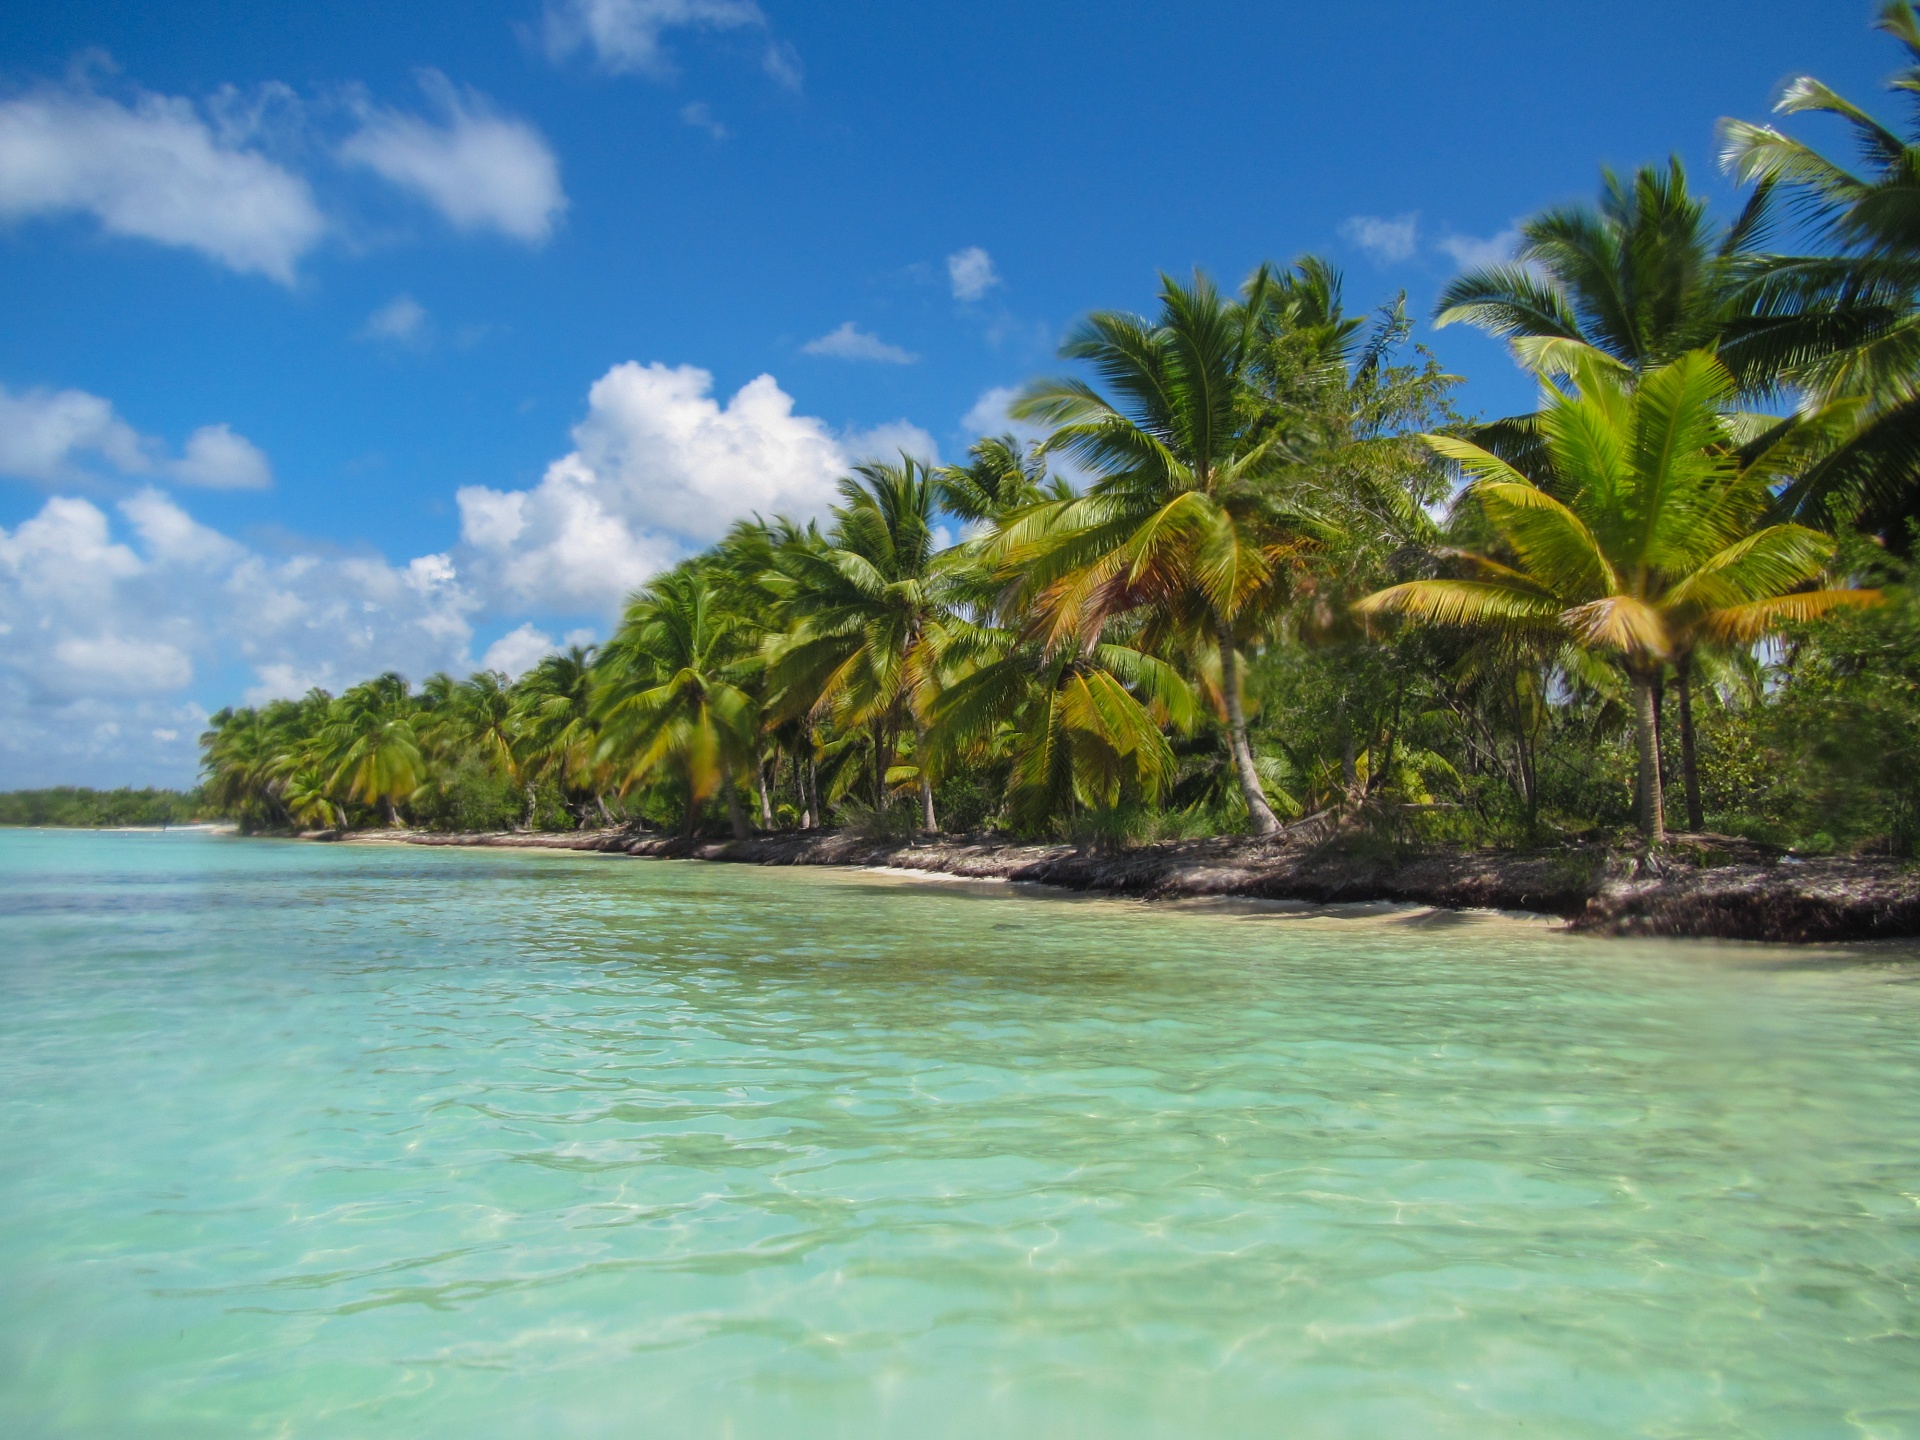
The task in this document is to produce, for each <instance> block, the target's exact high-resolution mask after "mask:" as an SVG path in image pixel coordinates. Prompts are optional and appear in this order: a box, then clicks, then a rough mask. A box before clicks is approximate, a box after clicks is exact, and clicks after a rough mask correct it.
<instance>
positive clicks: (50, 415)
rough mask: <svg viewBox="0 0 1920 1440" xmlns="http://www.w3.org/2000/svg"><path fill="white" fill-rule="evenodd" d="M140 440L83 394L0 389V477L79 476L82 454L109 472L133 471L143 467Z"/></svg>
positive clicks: (54, 479) (56, 480) (49, 480)
mask: <svg viewBox="0 0 1920 1440" xmlns="http://www.w3.org/2000/svg"><path fill="white" fill-rule="evenodd" d="M144 444H145V442H144V441H143V440H142V439H141V437H140V434H139V432H137V431H136V430H135V429H134V428H133V427H132V426H131V425H129V424H127V422H126V421H124V420H122V419H121V418H120V417H119V416H118V415H116V414H114V411H113V406H112V405H111V404H109V403H108V402H107V401H105V400H102V399H101V398H100V397H99V396H98V395H89V394H87V392H86V391H84V390H28V391H25V392H23V393H21V394H19V395H15V394H13V393H12V392H10V391H9V390H8V389H7V388H6V387H5V386H4V385H0V475H11V476H13V477H14V478H15V479H19V480H37V481H39V482H41V483H42V484H47V485H55V484H62V483H72V482H74V481H76V480H80V479H82V478H84V477H85V475H86V474H87V471H86V469H85V467H84V466H82V465H81V464H80V458H81V457H82V456H83V455H90V456H93V457H95V458H96V459H98V460H102V461H105V462H106V464H107V465H108V466H110V467H111V468H112V469H114V470H117V471H120V472H122V473H123V474H124V473H138V472H140V471H142V470H145V469H146V468H147V466H148V463H149V462H148V458H147V456H146V454H145V452H144V450H143V448H142V447H143V445H144Z"/></svg>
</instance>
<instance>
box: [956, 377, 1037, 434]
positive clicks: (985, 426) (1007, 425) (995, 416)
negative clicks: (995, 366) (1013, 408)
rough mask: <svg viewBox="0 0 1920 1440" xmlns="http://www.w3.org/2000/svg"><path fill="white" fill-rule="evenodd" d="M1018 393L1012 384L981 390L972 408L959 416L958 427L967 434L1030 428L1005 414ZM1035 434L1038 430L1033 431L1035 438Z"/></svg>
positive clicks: (998, 432) (999, 432)
mask: <svg viewBox="0 0 1920 1440" xmlns="http://www.w3.org/2000/svg"><path fill="white" fill-rule="evenodd" d="M1019 393H1020V391H1019V390H1018V389H1017V388H1016V387H1015V386H1012V385H995V386H993V387H992V388H991V389H988V390H983V391H981V392H980V398H979V399H978V400H976V401H974V402H973V408H972V409H971V410H969V411H967V413H966V414H965V415H962V416H961V417H960V428H961V429H963V430H965V431H966V432H967V433H968V434H969V435H1003V434H1005V433H1006V432H1008V431H1010V430H1016V431H1017V430H1026V429H1028V428H1030V427H1027V426H1024V425H1021V424H1019V423H1018V422H1017V421H1015V420H1014V419H1013V417H1012V416H1010V415H1009V414H1007V407H1008V406H1010V405H1012V404H1013V397H1014V396H1016V395H1018V394H1019ZM1037 435H1038V432H1034V436H1035V438H1037Z"/></svg>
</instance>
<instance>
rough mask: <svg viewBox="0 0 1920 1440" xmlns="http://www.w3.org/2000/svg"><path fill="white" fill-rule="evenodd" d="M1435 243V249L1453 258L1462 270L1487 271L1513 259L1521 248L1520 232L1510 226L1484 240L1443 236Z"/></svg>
mask: <svg viewBox="0 0 1920 1440" xmlns="http://www.w3.org/2000/svg"><path fill="white" fill-rule="evenodd" d="M1433 243H1434V248H1435V249H1437V250H1439V251H1441V252H1442V253H1443V254H1446V255H1449V256H1451V257H1452V259H1453V263H1454V264H1455V265H1458V266H1459V267H1460V268H1461V269H1462V270H1485V269H1487V268H1489V267H1491V266H1494V265H1505V264H1506V263H1507V262H1508V261H1510V260H1511V259H1513V256H1514V252H1515V251H1516V250H1518V249H1519V248H1520V230H1519V227H1518V226H1512V225H1510V226H1508V227H1507V228H1506V229H1505V230H1502V231H1501V232H1500V233H1499V234H1498V235H1490V236H1488V237H1487V238H1486V239H1484V240H1482V239H1480V238H1478V237H1477V236H1473V235H1442V236H1441V237H1440V238H1439V239H1438V240H1436V241H1434V242H1433Z"/></svg>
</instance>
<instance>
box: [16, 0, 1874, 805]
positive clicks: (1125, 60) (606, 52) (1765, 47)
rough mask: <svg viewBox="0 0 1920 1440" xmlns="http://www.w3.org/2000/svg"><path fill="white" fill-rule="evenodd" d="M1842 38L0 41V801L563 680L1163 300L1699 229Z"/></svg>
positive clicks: (506, 33) (986, 9)
mask: <svg viewBox="0 0 1920 1440" xmlns="http://www.w3.org/2000/svg"><path fill="white" fill-rule="evenodd" d="M1872 9H1873V7H1872V6H1870V5H1869V4H1865V3H1853V0H1747V3H1741V4H1733V3H1721V0H1692V3H1688V4H1684V5H1675V4H1672V3H1662V4H1654V3H1644V0H1614V3H1611V4H1608V5H1605V6H1549V5H1541V4H1539V3H1537V0H1503V3H1493V0H1479V3H1458V4H1454V5H1448V6H1438V5H1431V4H1427V5H1414V4H1403V3H1394V0H1389V3H1383V4H1377V5H1372V6H1367V7H1350V6H1334V5H1325V4H1321V5H1302V4H1287V3H1278V4H1265V5H1254V4H1229V3H1219V4H1185V5H1171V4H1144V3H1108V4H1103V5H1097V6H1096V5H1090V4H1055V5H1043V6H1036V5H1018V6H1016V5H971V6H959V5H950V4H941V3H926V4H920V5H914V6H900V5H883V4H874V3H844V4H835V5H818V4H816V5H813V6H807V7H801V6H797V5H789V4H783V3H781V0H550V3H547V4H545V5H544V6H543V3H542V0H512V3H481V4H466V5H460V6H454V5H434V4H424V3H423V4H415V5H410V6H394V5H391V4H380V5H373V4H360V3H334V4H330V5H327V6H298V7H295V6H279V7H276V6H267V5H256V6H233V5H227V4H221V5H214V4H167V3H155V0H150V3H145V4H141V5H138V6H136V5H131V4H97V3H86V0H68V3H65V4H63V5H60V6H37V7H29V6H11V7H7V9H6V11H5V13H4V14H0V313H4V315H5V316H6V323H5V324H4V325H3V326H0V387H4V388H0V472H4V473H0V626H4V627H5V628H4V629H3V630H0V787H4V786H11V785H26V784H41V783H93V784H112V783H176V784H177V783H185V782H187V781H189V780H190V778H191V776H192V774H193V770H194V762H195V755H194V746H193V738H194V736H195V734H197V731H198V729H199V725H200V723H201V720H202V718H203V717H204V715H205V714H206V713H207V712H208V711H209V710H211V709H214V708H217V707H219V706H221V705H224V704H230V703H235V702H238V701H241V700H257V699H261V698H266V697H269V696H271V695H275V694H281V693H298V692H299V691H300V690H303V689H304V688H305V687H306V686H307V685H308V684H316V683H317V684H324V685H327V686H329V687H331V688H335V689H337V688H339V687H340V686H341V685H342V684H344V683H349V682H351V681H352V680H354V679H356V678H360V677H361V676H362V675H364V674H366V673H369V672H371V671H374V670H377V669H380V668H384V667H386V666H389V665H391V666H396V667H398V668H400V669H401V670H403V671H404V672H406V673H408V674H410V675H411V676H412V677H413V678H415V679H416V680H417V679H419V678H420V677H421V676H423V675H424V674H425V673H427V672H428V671H429V670H431V669H435V668H440V667H442V666H445V667H449V668H456V669H458V668H465V667H471V666H473V665H476V664H479V663H481V662H482V661H483V660H485V659H487V658H488V657H489V656H491V658H492V659H493V661H494V662H495V663H498V664H501V665H503V666H505V667H507V668H509V669H512V668H517V667H519V666H522V665H524V664H526V663H530V660H531V658H532V657H534V656H536V655H537V654H538V653H539V651H540V648H541V647H542V646H543V645H545V644H549V643H558V642H561V641H563V640H564V639H565V638H566V637H567V636H569V635H575V636H586V635H589V634H591V635H604V634H605V633H606V630H607V627H608V622H609V619H610V618H611V616H612V615H613V614H614V613H615V610H616V609H617V603H618V598H619V595H620V594H621V593H622V592H623V591H624V589H625V588H626V587H627V586H628V585H630V584H632V583H634V582H636V581H637V580H639V579H641V578H644V575H645V574H646V573H647V572H648V571H649V570H650V569H651V568H653V567H655V566H657V565H660V564H664V563H666V562H668V561H669V560H671V559H672V558H673V557H674V556H675V555H677V554H679V553H683V552H684V551H685V550H686V549H687V548H689V547H691V546H694V545H697V544H699V543H701V542H702V541H703V540H704V539H706V538H710V537H711V536H712V535H713V534H717V533H718V531H719V529H721V528H724V525H725V523H726V522H727V521H728V520H730V519H732V518H733V517H734V516H737V515H739V514H743V513H746V512H748V511H751V510H754V509H772V508H779V509H787V510H791V511H795V512H797V513H805V512H808V511H810V510H817V509H818V508H819V507H820V506H821V505H823V504H824V503H825V502H826V499H827V498H828V495H829V490H830V483H831V479H832V476H833V474H834V473H836V472H837V471H838V470H839V469H840V468H841V467H843V466H844V465H845V464H846V463H848V462H849V461H850V460H851V459H853V458H855V457H857V456H858V455H859V454H861V453H864V452H866V451H870V450H874V449H883V448H888V447H891V446H894V445H898V444H905V445H907V446H909V447H910V448H916V449H920V450H923V451H925V450H929V449H933V450H937V452H938V454H939V455H940V456H941V457H943V458H948V459H952V458H958V457H959V456H960V455H961V454H962V452H963V451H964V449H965V446H966V444H967V443H968V441H969V440H970V439H971V438H972V436H973V435H975V434H977V433H978V431H979V428H980V426H981V425H982V424H983V423H987V422H988V421H989V420H990V417H991V412H992V411H993V410H994V406H995V399H994V395H995V392H996V391H1003V390H1004V388H1005V387H1009V386H1014V385H1018V384H1019V383H1021V382H1022V381H1024V380H1026V379H1028V378H1030V377H1031V376H1033V375H1035V374H1037V373H1042V372H1045V371H1047V370H1049V369H1050V368H1053V363H1054V362H1053V361H1052V359H1051V356H1052V350H1053V346H1054V344H1055V343H1056V342H1057V339H1058V337H1059V335H1060V333H1061V332H1062V330H1063V329H1064V328H1065V327H1066V326H1067V325H1068V324H1069V323H1071V321H1072V320H1073V319H1074V318H1075V317H1076V316H1077V315H1079V314H1081V313H1084V312H1085V311H1086V310H1088V309H1091V308H1096V307H1129V308H1144V307H1146V306H1147V305H1148V304H1149V303H1150V300H1151V293H1152V287H1153V283H1154V275H1155V272H1156V271H1157V270H1159V269H1168V270H1175V271H1185V270H1187V269H1188V268H1190V267H1192V266H1195V265H1198V266H1201V267H1204V268H1205V269H1207V270H1208V271H1210V272H1211V273H1213V274H1214V275H1216V276H1217V277H1219V278H1220V279H1221V280H1222V281H1224V282H1237V281H1238V280H1239V279H1240V278H1241V277H1242V276H1243V275H1244V274H1245V272H1247V271H1248V270H1249V269H1250V268H1251V267H1252V266H1253V265H1254V264H1256V263H1257V262H1258V261H1260V260H1262V259H1264V258H1276V259H1280V260H1285V259H1288V258H1290V257H1292V256H1295V255H1297V254H1299V253H1301V252H1304V251H1317V252H1320V253H1323V254H1326V255H1328V256H1329V257H1331V258H1332V259H1334V260H1335V262H1336V263H1337V264H1339V265H1340V266H1341V268H1342V269H1343V270H1344V272H1345V275H1346V291H1347V299H1348V303H1349V306H1350V308H1354V309H1367V308H1371V307H1372V306H1374V305H1377V304H1380V303H1382V302H1384V301H1386V300H1388V299H1390V298H1391V297H1392V295H1393V294H1394V293H1395V292H1396V291H1398V290H1401V289H1405V290H1406V291H1407V292H1408V295H1409V299H1410V303H1411V306H1412V308H1413V309H1414V310H1415V312H1416V313H1418V314H1421V315H1424V314H1425V313H1426V312H1427V310H1428V308H1429V306H1430V304H1431V300H1432V297H1433V295H1434V293H1435V291H1436V290H1437V289H1438V287H1439V286H1440V285H1441V284H1443V283H1444V282H1445V280H1446V279H1447V278H1448V277H1449V276H1450V275H1451V274H1453V273H1454V272H1455V271H1456V270H1457V269H1458V268H1459V266H1460V262H1461V260H1462V259H1463V258H1472V257H1474V256H1476V255H1489V254H1497V253H1499V250H1500V248H1501V245H1502V244H1503V240H1502V237H1503V235H1504V234H1505V233H1506V232H1508V231H1509V230H1510V227H1511V226H1512V224H1513V223H1514V221H1515V220H1516V219H1518V218H1520V217H1523V216H1525V215H1526V214H1528V213H1530V212H1532V211H1534V210H1536V209H1538V208H1540V207H1541V206H1543V205H1547V204H1551V203H1554V202H1559V201H1566V200H1574V199H1582V198H1586V197H1589V196H1590V195H1591V194H1592V193H1593V191H1594V189H1595V188H1596V184H1597V180H1598V174H1599V168H1600V166H1601V165H1602V164H1612V165H1614V166H1617V167H1631V166H1633V165H1635V164H1638V163H1642V162H1645V161H1649V160H1658V159H1661V158H1663V157H1664V156H1666V155H1667V154H1668V153H1670V152H1673V153H1678V154H1679V155H1680V156H1681V157H1682V158H1683V159H1684V160H1685V162H1686V163H1687V164H1688V166H1689V168H1690V170H1691V171H1692V173H1693V175H1694V177H1695V179H1696V181H1697V182H1698V183H1700V184H1701V185H1702V186H1704V187H1705V188H1707V189H1708V190H1709V191H1710V192H1711V193H1712V194H1713V195H1714V196H1715V199H1716V202H1717V203H1719V204H1721V205H1723V206H1727V205H1730V204H1732V203H1733V199H1734V197H1733V195H1732V192H1731V191H1730V190H1729V189H1728V188H1727V187H1726V185H1725V184H1724V182H1723V181H1722V180H1721V178H1720V177H1719V176H1718V174H1717V172H1716V171H1715V169H1714V167H1713V163H1712V157H1713V150H1714V145H1713V127H1714V122H1715V121H1716V120H1717V119H1718V118H1719V117H1720V116H1723V115H1738V116H1742V117H1746V118H1754V119H1759V118H1764V116H1765V115H1766V112H1767V109H1768V107H1769V105H1770V102H1771V100H1772V98H1773V96H1774V95H1775V93H1776V92H1777V90H1778V88H1779V86H1780V84H1781V83H1782V82H1783V81H1784V80H1785V79H1787V78H1788V77H1789V76H1791V75H1793V74H1796V73H1802V72H1806V73H1811V74H1815V75H1818V76H1820V77H1821V78H1822V79H1824V80H1826V81H1827V82H1828V83H1830V84H1832V85H1834V86H1836V88H1839V89H1840V90H1841V91H1842V92H1843V93H1846V94H1849V95H1851V96H1852V97H1854V98H1856V99H1859V100H1864V101H1868V102H1870V103H1871V104H1872V105H1873V106H1874V107H1875V108H1876V109H1878V110H1880V111H1881V113H1883V114H1886V113H1889V112H1890V107H1889V105H1888V103H1887V101H1886V100H1885V97H1884V95H1883V93H1882V92H1881V91H1880V89H1879V85H1880V82H1881V81H1882V80H1883V79H1884V77H1885V75H1886V74H1887V73H1888V72H1889V71H1890V70H1891V68H1892V67H1893V66H1894V64H1895V62H1896V56H1895V53H1894V50H1893V48H1892V46H1891V45H1890V44H1889V43H1887V42H1886V41H1884V40H1882V39H1880V38H1879V37H1877V36H1875V35H1874V34H1873V33H1872V32H1871V30H1870V28H1869V24H1870V20H1871V17H1872ZM1801 133H1805V134H1807V135H1808V136H1809V137H1810V138H1814V139H1816V140H1818V141H1820V142H1823V143H1828V144H1831V143H1834V142H1836V141H1837V139H1838V137H1837V136H1836V135H1835V134H1834V133H1833V132H1831V131H1830V130H1827V131H1823V130H1821V129H1818V128H1811V127H1809V128H1806V129H1804V130H1803V131H1802V132H1801ZM1419 338H1420V339H1421V340H1422V341H1423V342H1425V343H1429V344H1431V345H1432V346H1433V348H1434V349H1435V350H1436V352H1437V353H1438V354H1439V355H1440V357H1441V358H1442V360H1443V361H1444V362H1445V363H1446V364H1447V365H1449V366H1450V367H1451V368H1453V369H1455V370H1456V371H1458V372H1459V373H1461V374H1462V375H1464V376H1466V377H1467V381H1468V383H1467V385H1466V388H1465V390H1464V401H1465V403H1466V405H1467V407H1468V408H1469V409H1478V410H1482V411H1487V412H1505V411H1508V410H1511V409H1515V408H1519V407H1521V406H1523V405H1524V404H1526V402H1527V398H1528V390H1527V387H1526V386H1525V385H1524V384H1523V383H1522V382H1521V381H1520V380H1519V378H1518V377H1517V376H1516V375H1515V374H1514V372H1513V370H1512V367H1511V365H1510V364H1509V362H1508V361H1507V359H1506V357H1505V354H1504V352H1503V351H1502V350H1501V349H1500V347H1498V346H1497V345H1495V344H1493V343H1492V342H1490V341H1487V340H1485V339H1483V338H1481V337H1477V336H1475V335H1472V334H1470V333H1464V332H1461V331H1459V330H1447V331H1444V332H1440V333H1439V334H1437V335H1436V334H1434V333H1433V332H1432V331H1431V330H1430V329H1429V328H1428V327H1425V326H1424V325H1423V326H1422V327H1421V330H1420V332H1419ZM700 372H704V374H702V373H700ZM761 377H771V378H768V379H762V378H761ZM743 387H744V388H743ZM503 637H506V638H505V640H504V643H503Z"/></svg>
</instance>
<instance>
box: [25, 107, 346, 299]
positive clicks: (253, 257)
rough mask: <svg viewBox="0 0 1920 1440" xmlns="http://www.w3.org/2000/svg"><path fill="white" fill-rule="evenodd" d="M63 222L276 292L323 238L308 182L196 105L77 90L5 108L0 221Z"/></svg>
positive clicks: (290, 280) (324, 225) (290, 277)
mask: <svg viewBox="0 0 1920 1440" xmlns="http://www.w3.org/2000/svg"><path fill="white" fill-rule="evenodd" d="M63 213H65V214H73V213H78V214H88V215H92V216H93V217H94V219H96V220H97V221H98V222H99V223H100V225H101V227H102V228H103V229H105V230H106V231H108V232H109V233H111V234H115V235H129V236H135V237H137V238H140V239H143V240H153V241H157V242H159V243H161V244H163V245H179V246H184V247H186V248H187V249H191V250H198V251H200V252H201V253H202V254H205V255H208V256H211V257H212V258H213V259H215V260H217V261H219V262H220V263H221V264H223V265H226V266H227V267H228V268H230V269H233V270H238V271H242V272H251V273H255V274H261V275H266V276H270V277H271V278H273V279H275V280H279V281H281V282H283V283H291V282H292V281H293V278H294V270H295V266H296V265H297V263H298V261H299V259H300V257H301V256H302V255H304V254H305V253H306V252H307V251H308V250H310V249H311V248H312V247H313V246H314V245H315V244H317V243H318V242H319V240H320V238H321V236H322V234H323V233H324V232H325V230H326V222H325V220H323V219H322V217H321V214H320V211H319V208H318V207H317V206H316V205H315V204H314V199H313V193H312V191H311V190H310V188H309V187H308V185H307V182H306V181H305V180H304V179H303V178H301V177H300V176H298V175H295V174H293V173H292V172H290V171H288V170H286V169H283V168H282V167H281V166H279V165H277V164H275V163H274V162H273V161H272V160H270V159H268V158H267V157H266V156H264V155H262V154H261V153H259V151H258V150H255V149H249V148H247V146H246V145H245V143H244V137H243V136H241V135H238V134H235V133H233V132H231V131H227V130H224V129H223V131H222V132H220V133H216V131H215V130H213V129H212V128H210V127H209V126H208V124H207V122H206V121H205V120H203V119H202V118H201V116H200V114H199V112H198V111H197V110H196V109H195V108H194V105H193V103H192V102H191V101H189V100H185V99H181V98H178V97H174V96H165V95H152V94H146V93H136V94H135V95H134V97H133V101H132V103H131V104H121V103H120V102H118V101H116V100H112V99H109V98H107V97H105V96H102V95H97V94H95V93H94V92H93V91H92V90H90V89H87V88H85V87H84V86H82V85H77V84H76V85H72V86H67V87H61V88H55V87H47V88H43V89H40V90H37V91H34V92H31V93H29V94H26V95H23V96H20V97H18V98H16V99H13V100H8V101H4V102H0V220H18V219H24V218H28V217H31V216H37V215H57V214H63Z"/></svg>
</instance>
